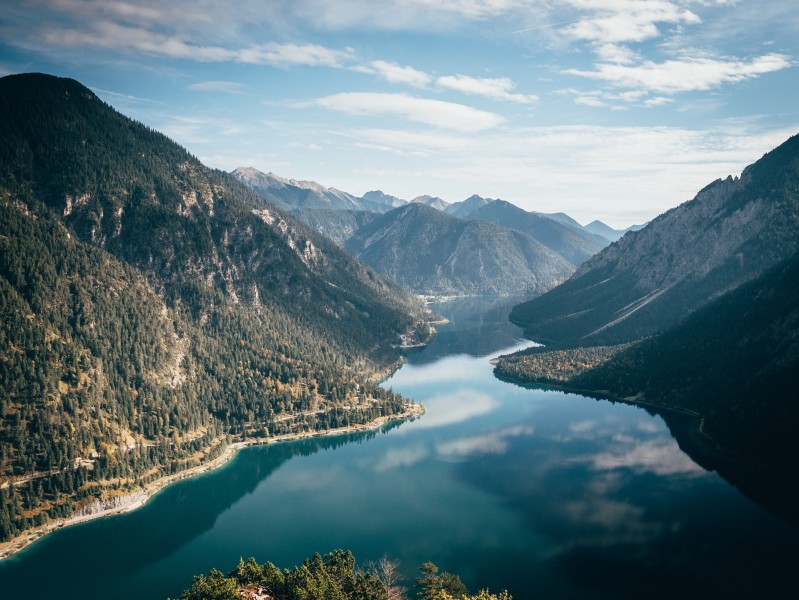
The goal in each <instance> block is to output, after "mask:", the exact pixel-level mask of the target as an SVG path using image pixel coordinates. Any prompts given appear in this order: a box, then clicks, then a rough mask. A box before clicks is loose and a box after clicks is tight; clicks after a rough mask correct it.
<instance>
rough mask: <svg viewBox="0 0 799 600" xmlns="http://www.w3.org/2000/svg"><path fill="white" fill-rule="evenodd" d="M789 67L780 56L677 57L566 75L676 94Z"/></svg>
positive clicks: (596, 68)
mask: <svg viewBox="0 0 799 600" xmlns="http://www.w3.org/2000/svg"><path fill="white" fill-rule="evenodd" d="M790 66H791V62H790V60H789V59H788V57H787V56H785V55H783V54H765V55H763V56H759V57H757V58H754V59H752V60H750V61H743V60H737V59H714V58H681V59H674V60H667V61H665V62H662V63H656V62H652V61H643V62H641V63H639V64H637V65H623V64H611V63H603V64H598V65H595V70H593V71H585V70H581V69H567V70H565V71H563V72H564V73H566V74H569V75H577V76H579V77H587V78H591V79H599V80H602V81H607V82H609V83H610V84H612V85H614V86H616V87H626V88H632V89H638V90H647V91H650V92H658V93H662V94H676V93H680V92H691V91H698V90H709V89H712V88H714V87H718V86H720V85H723V84H725V83H735V82H739V81H743V80H746V79H751V78H753V77H759V76H760V75H764V74H766V73H771V72H774V71H779V70H781V69H786V68H788V67H790Z"/></svg>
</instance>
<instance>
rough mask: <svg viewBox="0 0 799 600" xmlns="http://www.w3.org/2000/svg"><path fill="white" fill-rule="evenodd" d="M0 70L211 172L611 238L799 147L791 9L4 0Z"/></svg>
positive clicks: (710, 0)
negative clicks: (598, 225)
mask: <svg viewBox="0 0 799 600" xmlns="http://www.w3.org/2000/svg"><path fill="white" fill-rule="evenodd" d="M3 13H4V17H3V24H2V26H0V75H8V74H12V73H20V72H30V71H42V72H46V73H51V74H54V75H59V76H65V77H72V78H75V79H77V80H78V81H80V82H81V83H83V84H85V85H88V86H89V87H91V88H92V89H93V90H94V91H95V92H96V93H97V94H98V95H99V96H100V97H101V98H103V99H104V100H105V101H107V102H108V103H109V104H111V105H112V106H114V107H115V108H117V109H118V110H119V111H120V112H122V113H124V114H125V115H128V116H131V117H133V118H135V119H137V120H139V121H141V122H143V123H145V124H146V125H149V126H150V127H153V128H154V129H157V130H159V131H161V132H163V133H165V134H166V135H168V136H170V137H172V138H173V139H175V140H176V141H177V142H179V143H181V144H182V145H184V146H185V147H186V148H187V149H188V150H189V151H190V152H192V153H193V154H195V155H196V156H198V158H200V160H202V161H203V162H204V163H206V164H207V165H209V166H212V167H216V168H220V169H224V170H228V171H229V170H232V169H234V168H236V167H238V166H253V167H256V168H258V169H260V170H262V171H264V172H268V171H272V172H275V173H277V174H279V175H281V176H284V177H288V178H294V179H306V180H315V181H318V182H320V183H323V184H325V185H328V186H334V187H337V188H339V189H342V190H345V191H348V192H350V193H353V194H357V195H361V194H363V193H365V192H367V191H369V190H373V189H381V190H383V191H384V192H386V193H388V194H392V195H395V196H399V197H402V198H406V199H411V198H413V197H416V196H419V195H423V194H430V195H432V196H438V197H441V198H443V199H444V200H446V201H448V202H456V201H459V200H462V199H464V198H466V197H468V196H470V195H471V194H479V195H481V196H484V197H491V198H502V199H505V200H509V201H511V202H513V203H515V204H517V205H519V206H521V207H523V208H525V209H527V210H536V211H541V212H561V211H562V212H566V213H568V214H569V215H571V216H573V217H574V218H576V219H578V220H579V221H581V222H583V223H587V222H588V221H591V220H593V219H595V218H598V219H601V220H603V221H605V222H606V223H608V224H610V225H612V226H615V227H626V226H628V225H630V224H633V223H640V222H643V221H646V220H649V219H651V218H653V217H654V216H656V215H657V214H659V213H661V212H663V211H665V210H667V209H669V208H671V207H673V206H676V205H677V204H679V203H681V202H683V201H685V200H688V199H690V198H692V197H693V196H694V195H695V194H696V192H697V191H698V190H699V189H701V188H702V187H704V186H705V185H707V184H708V183H710V182H711V181H712V180H714V179H717V178H720V177H726V176H727V175H729V174H732V175H737V174H739V173H740V171H741V170H742V169H743V168H744V167H745V166H746V165H748V164H750V163H752V162H754V161H755V160H757V159H758V158H759V157H760V156H762V154H763V153H765V152H767V151H769V150H770V149H772V148H774V147H776V146H777V145H779V144H780V143H781V142H783V141H784V140H785V139H787V138H788V137H790V136H791V135H793V134H796V133H797V132H799V108H798V107H797V104H796V102H795V98H796V96H797V92H799V77H797V71H796V69H797V56H799V48H798V46H799V36H797V32H799V7H797V5H796V3H795V2H793V1H792V0H766V1H757V2H755V1H753V0H748V1H747V0H444V1H436V2H433V1H432V0H389V1H387V2H385V3H383V4H382V6H381V9H380V10H379V11H376V10H375V8H374V4H373V3H372V2H368V1H366V0H349V1H345V2H330V1H326V0H271V1H270V2H268V3H262V2H254V1H252V0H243V1H241V2H236V3H229V2H222V1H213V0H211V1H209V2H205V3H203V4H202V5H201V6H199V5H197V4H196V3H193V2H188V1H187V0H176V1H175V2H170V3H168V4H167V3H162V2H155V1H151V0H144V1H139V2H132V1H127V2H125V1H116V0H21V1H17V2H9V1H8V0H6V1H5V2H3Z"/></svg>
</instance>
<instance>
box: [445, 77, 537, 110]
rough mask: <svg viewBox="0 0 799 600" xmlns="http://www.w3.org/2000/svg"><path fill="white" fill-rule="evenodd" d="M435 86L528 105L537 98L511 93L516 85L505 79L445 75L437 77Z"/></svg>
mask: <svg viewBox="0 0 799 600" xmlns="http://www.w3.org/2000/svg"><path fill="white" fill-rule="evenodd" d="M436 85H438V86H441V87H443V88H447V89H450V90H456V91H459V92H463V93H464V94H474V95H477V96H485V97H487V98H493V99H495V100H509V101H511V102H520V103H523V104H529V103H531V102H535V101H536V100H538V96H533V95H524V94H515V93H512V92H511V90H513V89H514V88H515V87H516V84H515V83H514V82H513V81H511V80H510V79H508V78H507V77H498V78H481V77H470V76H468V75H447V76H444V77H439V78H438V79H437V80H436Z"/></svg>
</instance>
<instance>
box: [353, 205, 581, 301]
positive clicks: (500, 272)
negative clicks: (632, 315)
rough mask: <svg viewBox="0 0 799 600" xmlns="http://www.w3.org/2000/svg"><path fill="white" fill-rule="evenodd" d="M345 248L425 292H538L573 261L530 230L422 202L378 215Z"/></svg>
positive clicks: (563, 275)
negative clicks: (466, 217) (460, 216)
mask: <svg viewBox="0 0 799 600" xmlns="http://www.w3.org/2000/svg"><path fill="white" fill-rule="evenodd" d="M346 248H347V249H348V250H349V251H350V252H352V254H353V255H355V256H357V257H358V258H359V259H361V260H362V261H364V262H365V263H366V264H368V265H370V266H372V267H373V268H374V269H375V270H377V271H378V272H379V273H381V274H383V275H385V276H386V277H388V278H389V279H391V280H393V281H395V282H397V283H398V284H400V285H402V286H404V287H405V288H406V289H409V290H412V291H414V292H418V293H425V294H514V293H516V294H518V293H528V294H539V293H541V292H543V291H545V290H548V289H550V288H552V287H553V286H554V285H557V284H558V283H559V282H561V281H563V280H564V279H565V278H566V277H568V275H569V274H570V273H571V272H572V271H573V269H574V267H573V266H572V265H570V264H569V263H568V262H567V261H566V260H564V259H563V258H562V257H560V256H558V255H557V254H556V253H554V252H552V251H551V250H550V249H549V248H547V247H546V246H544V245H543V244H540V243H539V242H537V241H536V240H534V239H533V238H531V237H530V236H528V235H526V234H524V233H521V232H519V231H515V230H512V229H509V228H506V227H500V226H498V225H494V224H491V223H485V222H482V221H463V220H461V219H458V218H455V217H451V216H449V215H446V214H444V213H442V212H440V211H437V210H435V209H433V208H430V207H428V206H424V205H422V204H416V203H414V204H410V205H408V206H403V207H400V208H397V209H394V210H392V211H390V212H388V213H386V214H384V215H381V216H379V217H377V218H376V219H374V220H372V221H371V222H370V223H369V224H367V225H365V226H364V227H362V228H360V229H359V230H358V231H357V232H356V234H355V235H354V236H353V237H352V238H350V239H349V240H348V241H347V243H346Z"/></svg>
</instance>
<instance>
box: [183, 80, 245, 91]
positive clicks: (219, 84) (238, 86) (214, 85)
mask: <svg viewBox="0 0 799 600" xmlns="http://www.w3.org/2000/svg"><path fill="white" fill-rule="evenodd" d="M246 88H247V86H246V85H244V84H243V83H237V82H235V81H198V82H197V83H192V84H191V85H189V89H190V90H191V91H193V92H222V93H225V94H241V93H242V92H243V91H244V90H245V89H246Z"/></svg>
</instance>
